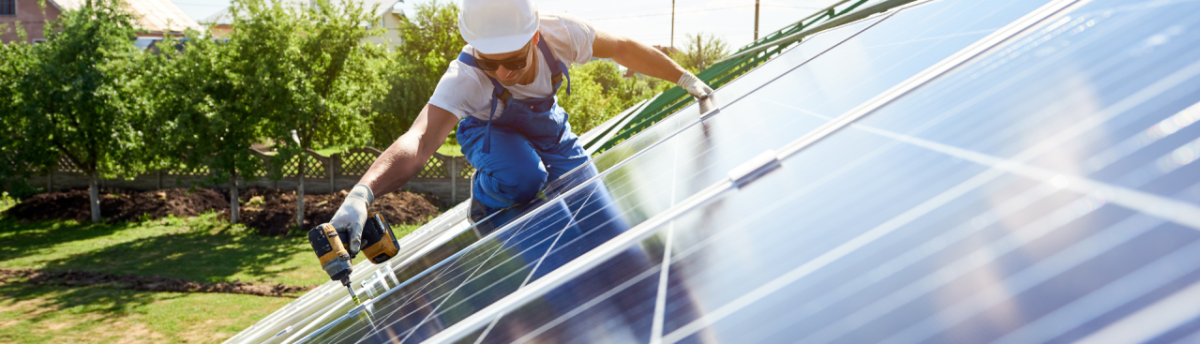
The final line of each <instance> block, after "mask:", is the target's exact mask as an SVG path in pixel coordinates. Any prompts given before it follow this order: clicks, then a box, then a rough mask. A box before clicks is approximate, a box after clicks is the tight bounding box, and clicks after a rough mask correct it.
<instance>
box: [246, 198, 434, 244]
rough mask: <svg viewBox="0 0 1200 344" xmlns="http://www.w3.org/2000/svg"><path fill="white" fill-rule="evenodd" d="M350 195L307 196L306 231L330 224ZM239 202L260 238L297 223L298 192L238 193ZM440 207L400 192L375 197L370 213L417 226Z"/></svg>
mask: <svg viewBox="0 0 1200 344" xmlns="http://www.w3.org/2000/svg"><path fill="white" fill-rule="evenodd" d="M347 194H348V192H347V191H345V190H343V191H341V192H338V193H335V194H305V195H304V226H303V228H304V229H305V230H307V229H308V228H312V227H314V226H316V225H318V224H321V223H325V222H329V220H330V219H331V218H333V214H334V213H335V212H337V210H338V207H341V206H342V201H345V200H346V195H347ZM238 198H239V199H244V200H243V201H242V208H241V214H242V215H241V216H242V219H243V220H242V221H243V222H244V223H245V224H246V225H247V226H250V227H254V228H257V229H258V232H259V234H263V235H282V234H287V232H288V231H289V230H291V229H292V225H293V224H294V223H295V222H296V198H297V197H296V192H295V191H284V192H280V191H276V190H273V189H258V188H251V189H250V190H247V191H246V192H245V195H242V194H241V193H239V194H238ZM439 207H445V205H444V203H442V201H441V200H440V199H438V198H437V196H434V195H433V194H416V193H412V192H408V191H397V192H393V193H389V194H386V195H383V196H379V197H376V198H375V203H374V204H372V205H371V207H370V209H368V210H369V211H372V212H382V213H383V217H384V218H386V219H387V220H388V222H390V223H394V224H399V223H406V224H416V223H424V222H426V221H428V220H429V219H430V218H431V217H434V216H437V215H438V214H441V212H439V211H438V208H439ZM226 212H228V211H226Z"/></svg>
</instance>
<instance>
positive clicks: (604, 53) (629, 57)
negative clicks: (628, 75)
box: [592, 30, 687, 82]
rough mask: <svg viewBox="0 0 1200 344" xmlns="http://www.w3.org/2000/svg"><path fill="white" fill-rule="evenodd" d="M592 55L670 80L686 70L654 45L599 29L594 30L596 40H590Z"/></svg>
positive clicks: (677, 77)
mask: <svg viewBox="0 0 1200 344" xmlns="http://www.w3.org/2000/svg"><path fill="white" fill-rule="evenodd" d="M592 56H594V57H598V58H611V59H613V61H616V62H617V64H620V65H622V66H625V67H626V68H629V69H631V70H633V71H634V72H638V73H642V74H645V75H649V76H652V77H655V78H659V79H663V80H666V81H670V82H676V81H678V80H679V77H680V76H682V75H683V73H684V72H687V70H685V69H683V67H680V66H679V64H677V63H675V61H673V60H671V58H669V57H667V55H666V54H663V53H662V52H661V51H658V49H654V47H651V46H648V45H645V44H642V43H639V42H638V41H635V40H632V39H629V38H628V37H624V36H620V35H615V34H611V33H608V32H605V31H601V30H596V40H595V41H593V42H592Z"/></svg>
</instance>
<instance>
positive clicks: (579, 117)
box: [558, 61, 674, 135]
mask: <svg viewBox="0 0 1200 344" xmlns="http://www.w3.org/2000/svg"><path fill="white" fill-rule="evenodd" d="M570 74H571V93H570V94H567V87H566V86H567V85H566V82H565V81H564V82H563V86H562V87H560V88H559V90H558V105H559V106H561V107H562V108H563V109H564V110H566V111H567V113H568V114H570V115H571V116H570V123H571V131H573V132H575V133H577V134H581V135H582V134H583V133H585V132H587V131H589V130H592V128H595V127H596V126H598V125H600V124H602V123H604V121H607V120H609V119H610V118H612V116H614V115H616V114H618V113H621V111H624V110H625V109H627V108H629V107H630V106H633V105H634V104H636V103H637V102H640V101H642V100H644V99H649V98H650V97H653V96H654V95H655V94H658V93H659V92H662V91H664V90H666V89H667V88H670V87H671V86H674V84H673V83H670V82H665V81H663V80H659V79H655V78H650V77H644V76H638V75H635V76H633V77H629V78H626V77H623V76H622V74H621V70H620V68H618V67H617V64H616V63H613V62H608V61H595V62H589V63H587V64H582V65H574V66H572V67H571V70H570Z"/></svg>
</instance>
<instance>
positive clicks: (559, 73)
mask: <svg viewBox="0 0 1200 344" xmlns="http://www.w3.org/2000/svg"><path fill="white" fill-rule="evenodd" d="M537 46H538V50H541V51H542V56H543V57H545V58H546V65H548V66H550V83H552V84H554V93H558V86H559V85H562V78H563V76H564V75H566V76H567V94H571V73H569V72H567V64H566V63H563V62H562V61H559V60H558V58H556V57H554V52H552V51H550V46H548V45H546V37H545V36H542V39H539V40H538V44H537ZM550 96H551V97H553V96H554V95H553V94H551V95H550Z"/></svg>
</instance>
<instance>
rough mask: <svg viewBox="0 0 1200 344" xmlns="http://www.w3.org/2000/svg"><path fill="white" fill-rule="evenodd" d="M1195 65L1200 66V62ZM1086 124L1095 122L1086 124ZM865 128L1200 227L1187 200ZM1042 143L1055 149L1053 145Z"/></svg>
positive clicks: (1198, 212)
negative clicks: (1182, 200) (1177, 199)
mask: <svg viewBox="0 0 1200 344" xmlns="http://www.w3.org/2000/svg"><path fill="white" fill-rule="evenodd" d="M1195 66H1197V67H1200V62H1197V63H1196V64H1195ZM1198 70H1200V68H1198ZM1084 126H1091V125H1090V124H1084ZM864 130H869V131H871V132H873V133H876V134H879V135H883V136H887V137H889V138H892V139H895V140H897V141H901V142H905V143H910V144H913V145H916V146H920V147H923V148H927V149H930V150H934V151H937V152H940V153H944V154H947V155H951V156H955V157H959V158H962V159H965V160H969V161H972V162H975V163H978V164H981V165H985V166H990V167H992V168H994V169H997V170H1002V171H1006V172H1009V173H1013V174H1017V175H1020V176H1024V177H1027V178H1030V179H1034V180H1041V181H1045V182H1052V183H1055V184H1061V185H1063V187H1064V188H1067V189H1070V190H1072V191H1075V192H1078V193H1081V194H1097V195H1101V196H1103V197H1104V199H1105V200H1106V201H1108V202H1112V203H1115V204H1118V205H1121V206H1124V207H1126V208H1130V209H1134V210H1137V211H1141V212H1144V213H1147V214H1151V215H1155V216H1158V217H1161V218H1164V219H1169V220H1171V221H1173V222H1176V223H1179V224H1182V225H1185V226H1188V227H1191V228H1192V229H1196V230H1200V207H1197V206H1195V205H1192V204H1189V203H1186V202H1181V201H1176V200H1173V199H1170V198H1166V197H1162V196H1158V195H1154V194H1151V193H1146V192H1142V191H1137V190H1134V189H1130V188H1126V187H1121V186H1117V185H1112V184H1109V183H1104V182H1100V181H1096V180H1092V179H1090V178H1086V177H1082V176H1068V175H1064V174H1061V173H1058V172H1055V171H1051V170H1047V169H1045V168H1041V167H1036V166H1031V165H1028V164H1025V163H1023V162H1022V161H1021V160H1017V159H1004V158H1000V157H995V156H990V155H987V154H982V153H978V152H973V151H968V150H965V149H962V148H957V147H952V146H949V145H945V144H941V143H937V142H932V141H928V140H922V139H918V138H915V137H912V136H908V135H900V134H896V133H891V132H887V131H883V130H872V129H867V128H864ZM1039 146H1042V147H1047V149H1052V148H1051V147H1052V146H1051V145H1039Z"/></svg>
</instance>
